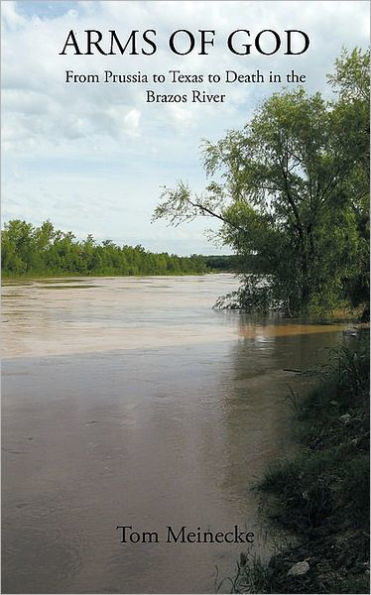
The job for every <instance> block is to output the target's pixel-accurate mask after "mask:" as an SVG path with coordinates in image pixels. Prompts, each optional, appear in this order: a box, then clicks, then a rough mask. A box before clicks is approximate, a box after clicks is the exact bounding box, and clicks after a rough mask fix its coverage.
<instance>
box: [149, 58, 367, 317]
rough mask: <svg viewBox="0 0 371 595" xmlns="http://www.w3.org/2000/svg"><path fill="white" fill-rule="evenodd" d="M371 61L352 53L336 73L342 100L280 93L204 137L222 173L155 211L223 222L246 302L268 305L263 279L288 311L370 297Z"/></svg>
mask: <svg viewBox="0 0 371 595" xmlns="http://www.w3.org/2000/svg"><path fill="white" fill-rule="evenodd" d="M368 65H369V53H368V52H365V53H362V52H361V51H360V50H354V51H353V52H352V53H350V54H349V53H347V52H346V51H344V52H343V55H342V56H341V58H339V59H338V60H337V61H336V65H335V68H336V70H335V74H334V75H333V76H331V77H329V82H330V84H331V85H332V86H333V88H334V91H335V93H336V99H335V100H332V101H325V100H324V99H323V98H322V97H321V95H320V94H319V93H316V94H314V95H312V96H309V95H307V94H306V92H305V91H304V90H303V89H299V90H296V91H293V92H287V91H283V92H281V93H275V94H274V95H272V96H271V97H270V98H269V99H268V100H267V101H265V103H264V104H263V105H262V106H261V107H260V108H259V109H258V110H257V111H256V113H255V115H254V117H253V118H252V119H251V121H250V122H249V123H248V124H247V125H246V126H245V127H244V128H243V130H240V131H236V130H235V131H230V132H229V133H228V134H227V135H226V137H225V138H224V139H222V140H220V141H219V142H217V143H210V142H204V144H203V149H204V165H205V169H206V173H207V174H208V176H209V177H212V178H214V179H212V181H211V182H210V183H209V185H208V187H207V188H206V191H205V193H204V194H203V195H202V196H195V197H193V196H192V194H191V191H190V189H189V187H188V186H187V185H186V184H185V183H183V182H180V183H179V184H178V186H177V187H176V188H175V189H168V188H165V190H164V192H163V194H162V196H161V199H162V202H161V203H160V205H159V206H158V207H157V209H156V211H155V213H154V218H155V219H158V218H167V219H168V220H169V221H170V223H171V224H175V225H178V224H179V223H181V222H184V221H186V220H189V219H193V218H194V217H196V216H197V215H202V216H212V217H215V218H217V219H219V220H221V221H222V222H223V226H222V228H221V230H220V233H219V239H220V241H221V242H222V243H223V244H225V245H228V246H230V247H231V248H232V249H233V251H234V252H235V253H236V254H237V255H239V256H240V262H241V263H242V264H241V272H242V273H244V274H245V275H244V277H243V285H244V286H245V291H243V290H242V291H241V292H240V294H239V296H237V297H239V298H241V299H240V307H242V308H251V307H253V306H254V304H255V303H256V304H258V306H259V307H260V308H261V302H262V298H261V293H262V292H261V287H262V283H265V288H266V292H267V294H268V295H269V299H272V303H274V304H277V303H279V304H280V306H281V309H284V310H286V312H287V313H288V314H291V313H300V312H304V313H308V312H313V311H315V312H323V311H326V310H331V309H333V308H335V307H336V306H339V305H340V304H343V302H344V300H347V301H348V302H350V303H351V304H352V305H353V306H359V305H360V304H365V303H366V302H367V300H368V287H369V281H368V279H369V277H368V230H369V227H368V215H369V207H368V196H369V194H368V193H369V190H368V189H369V174H368V162H369V125H368V122H369V102H368ZM246 273H251V274H253V275H254V276H253V277H251V279H250V282H249V281H248V275H247V274H246ZM251 281H253V282H254V284H255V285H254V287H251ZM254 291H255V293H256V294H257V295H256V297H254V296H253V295H252V294H253V293H254ZM246 296H248V299H246ZM235 297H236V296H235ZM236 303H237V302H236V300H234V301H232V304H233V305H234V306H235V305H236Z"/></svg>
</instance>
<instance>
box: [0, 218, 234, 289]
mask: <svg viewBox="0 0 371 595" xmlns="http://www.w3.org/2000/svg"><path fill="white" fill-rule="evenodd" d="M1 247H2V253H1V264H2V271H3V276H4V277H12V276H20V275H66V274H79V275H184V274H200V273H207V272H212V271H232V270H233V257H232V256H231V257H229V256H201V255H197V254H194V255H192V256H189V257H184V256H176V255H174V254H171V255H170V254H168V253H167V252H162V253H160V254H154V253H152V252H148V251H147V250H145V249H144V248H143V246H141V245H137V246H134V247H133V246H128V245H123V246H118V245H117V244H115V243H114V242H112V241H111V240H104V241H103V242H102V243H100V244H99V243H97V242H96V241H95V240H94V238H93V236H92V235H88V236H87V238H86V239H85V240H83V241H78V240H77V239H76V237H75V236H74V234H73V233H72V232H70V231H69V232H63V231H61V230H58V229H55V228H54V226H53V224H52V223H51V222H50V221H49V220H48V221H44V223H43V224H42V225H41V226H40V227H34V226H33V225H32V224H31V223H27V222H26V221H21V220H20V219H13V220H12V221H9V222H8V223H5V225H4V229H3V231H2V238H1Z"/></svg>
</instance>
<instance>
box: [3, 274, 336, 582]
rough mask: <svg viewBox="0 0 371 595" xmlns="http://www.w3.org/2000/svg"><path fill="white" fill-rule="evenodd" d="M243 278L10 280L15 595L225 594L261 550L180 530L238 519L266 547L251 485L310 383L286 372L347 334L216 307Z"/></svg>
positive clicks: (314, 359) (7, 560) (10, 516)
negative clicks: (245, 557)
mask: <svg viewBox="0 0 371 595" xmlns="http://www.w3.org/2000/svg"><path fill="white" fill-rule="evenodd" d="M236 283H237V282H236V280H235V279H234V277H233V276H232V275H227V274H220V275H205V276H199V277H196V276H189V277H143V278H134V277H131V278H127V277H126V278H125V277H121V278H73V279H72V278H64V279H53V280H43V281H27V282H23V283H13V284H12V283H10V284H6V285H5V286H4V287H3V318H4V324H3V330H4V333H3V334H4V339H3V347H4V349H5V358H4V360H3V391H2V392H3V405H2V407H3V410H2V412H3V429H2V442H3V444H2V446H3V453H2V469H3V496H2V507H3V515H2V516H3V530H2V541H3V585H2V587H3V592H7V593H214V592H215V588H216V587H215V584H216V582H215V581H216V580H217V581H219V580H221V578H223V577H224V576H226V575H228V574H231V573H232V572H233V570H234V568H235V562H236V560H237V558H238V556H239V553H240V552H241V551H243V550H244V549H246V547H245V546H244V545H241V544H239V543H232V544H229V543H225V542H223V543H212V544H211V543H197V542H196V543H179V542H178V543H167V540H166V538H167V531H168V529H167V527H168V526H170V527H172V529H173V530H174V531H176V532H178V531H179V530H180V529H181V527H182V526H186V527H187V531H193V532H196V533H197V531H201V532H204V531H211V532H212V533H213V534H215V533H217V532H219V531H220V532H228V531H230V530H234V527H235V526H236V525H237V526H238V528H239V530H240V531H249V532H254V534H255V541H254V545H253V548H254V550H253V551H257V552H258V551H259V552H261V553H262V555H266V553H267V551H268V550H269V547H270V536H269V535H264V534H263V532H262V531H261V530H260V529H259V523H258V520H257V502H256V499H255V496H254V495H253V494H252V493H251V492H250V488H251V486H252V484H253V483H254V481H256V479H257V478H259V477H261V475H262V473H263V472H264V470H265V469H266V467H267V465H268V464H269V463H270V462H271V461H272V460H273V459H275V458H276V457H279V456H282V455H284V454H285V452H288V451H289V450H290V449H292V444H291V443H290V439H289V432H288V426H289V418H290V414H291V413H290V409H289V407H288V403H287V399H285V397H286V396H287V395H288V393H289V390H290V389H289V387H292V388H293V389H294V390H296V389H297V388H299V389H300V385H301V383H303V380H302V378H301V377H299V376H298V375H296V374H294V373H292V372H290V371H285V369H286V368H290V369H299V370H307V369H308V368H311V367H312V366H314V365H315V364H316V363H318V362H320V361H323V360H324V359H325V358H326V354H327V351H328V349H329V348H331V347H333V346H334V345H336V344H337V343H338V342H339V340H340V338H341V336H342V330H343V328H344V327H343V326H341V325H329V326H321V325H310V324H303V323H299V322H297V321H296V322H293V321H285V320H281V321H264V322H260V323H253V322H251V321H249V320H248V319H247V318H246V317H243V316H240V315H239V314H238V313H237V312H218V311H215V310H213V309H212V306H213V304H214V302H215V300H216V299H217V297H218V296H220V295H222V294H225V293H226V292H229V291H231V290H233V289H234V288H235V287H236ZM118 525H120V526H124V525H127V526H131V527H132V528H133V529H132V530H133V531H135V532H137V533H139V534H141V533H142V532H143V531H147V532H149V531H150V532H157V534H158V543H156V542H152V543H141V542H139V543H131V542H128V543H122V542H121V536H122V530H117V529H116V527H117V526H118ZM133 539H134V540H135V535H134V537H133ZM216 576H217V577H218V578H217V579H216ZM229 588H230V587H229V585H227V583H224V584H223V586H222V587H221V592H229Z"/></svg>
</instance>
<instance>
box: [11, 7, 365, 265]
mask: <svg viewBox="0 0 371 595" xmlns="http://www.w3.org/2000/svg"><path fill="white" fill-rule="evenodd" d="M1 9H2V28H3V34H2V44H3V48H2V86H3V104H2V124H3V133H2V134H3V136H2V139H3V140H2V143H3V160H2V167H3V175H2V186H3V188H2V197H3V198H2V206H3V209H2V217H3V221H7V220H9V219H12V218H22V219H26V220H27V221H30V222H32V223H33V224H35V225H39V224H40V223H41V222H42V221H43V220H45V219H47V218H49V219H51V221H52V222H53V223H54V224H55V226H56V227H57V228H59V229H63V230H66V231H67V230H72V231H73V232H74V233H75V234H76V236H77V237H78V238H83V237H84V236H86V235H87V234H88V233H92V234H93V235H94V236H95V237H96V238H97V239H98V240H99V241H100V240H103V239H112V240H114V241H115V242H117V243H120V244H122V243H125V244H138V243H140V244H142V245H143V246H144V247H145V248H148V249H150V250H153V251H168V252H171V253H174V252H175V253H178V254H191V253H204V254H210V253H214V254H215V253H218V251H220V250H222V251H223V252H225V251H226V249H225V248H224V249H220V248H217V247H215V246H214V245H213V244H211V243H210V242H209V241H208V240H207V238H206V237H205V234H204V233H203V230H204V229H205V228H207V227H211V226H212V224H213V222H211V221H207V220H205V219H202V220H199V221H197V222H193V223H191V224H186V225H183V226H181V227H177V228H169V227H167V226H166V224H165V223H163V222H156V223H154V224H151V222H150V220H151V216H152V213H153V210H154V208H155V206H156V204H157V203H158V201H159V195H160V193H161V187H162V186H164V185H166V186H170V187H171V186H174V185H175V184H176V182H177V181H178V180H184V181H187V182H189V184H190V186H191V187H192V188H193V189H194V190H195V191H198V192H200V191H202V188H203V187H204V186H205V182H206V178H205V174H204V171H203V167H202V159H201V153H200V141H201V139H203V138H206V139H209V140H217V139H220V138H222V137H223V136H224V134H225V132H226V131H227V130H229V129H233V128H240V127H242V126H243V124H244V123H246V122H247V121H248V120H249V118H250V117H251V115H252V114H253V112H254V110H255V109H256V108H257V106H258V105H259V104H260V103H261V102H262V101H263V99H264V98H266V97H268V96H269V95H270V94H272V93H273V92H274V91H278V90H279V89H281V88H282V85H280V84H278V83H277V84H268V83H263V84H253V83H250V84H249V83H237V84H226V83H223V84H222V83H221V84H219V85H215V84H205V85H185V84H171V85H170V84H169V85H167V86H166V85H157V86H156V87H155V86H154V85H153V83H148V84H132V85H129V84H109V83H103V82H100V83H98V84H94V83H93V84H78V83H76V84H72V83H70V84H67V83H66V82H65V72H66V70H73V71H74V73H76V74H81V73H84V74H88V73H90V74H98V75H99V77H103V73H104V71H105V70H111V71H112V72H114V73H117V74H129V73H137V72H138V71H141V73H142V74H143V73H147V74H148V75H151V74H152V73H162V72H163V73H164V74H167V73H168V71H169V70H170V69H176V70H180V71H182V72H183V73H186V74H192V73H194V74H204V75H205V74H206V73H219V74H220V75H222V78H223V75H224V73H225V71H226V70H235V71H236V72H238V73H244V74H249V73H254V72H255V71H256V69H257V68H259V69H260V71H261V72H262V73H263V74H264V75H265V76H266V75H267V74H268V73H269V71H273V72H275V73H280V74H281V75H282V76H283V77H284V75H285V74H286V73H287V72H290V71H291V69H292V68H294V69H295V70H296V71H297V72H298V73H303V74H305V75H306V80H307V82H306V83H305V87H306V89H307V90H308V91H309V92H313V91H317V90H319V91H321V92H323V93H325V94H329V93H330V90H329V89H328V85H327V84H326V74H327V73H329V72H331V71H332V69H333V63H334V60H335V58H336V57H337V56H339V54H340V52H341V48H342V46H345V47H347V48H353V47H354V46H361V47H367V45H368V23H369V5H368V2H362V1H353V0H350V1H344V2H316V1H311V2H303V1H298V2H295V1H286V2H277V1H273V2H261V1H259V2H257V1H256V2H249V1H246V2H230V1H227V2H224V1H222V2H199V1H198V2H179V1H177V2H138V1H136V2H114V1H104V2H100V1H86V0H83V1H78V2H73V1H69V2H65V1H52V0H45V1H37V2H34V1H18V2H15V1H7V0H3V1H2V2H1ZM71 29H73V30H74V31H75V33H76V36H77V38H78V39H79V40H83V39H84V37H83V32H84V30H85V29H99V30H101V31H102V32H103V33H105V32H107V31H108V30H109V29H114V30H116V32H117V34H118V35H119V37H120V38H122V39H125V38H127V36H128V35H129V34H130V32H131V31H132V30H134V29H138V30H139V31H140V32H142V31H144V30H145V29H156V31H157V36H156V43H157V45H158V48H157V51H156V53H155V54H153V55H151V56H145V55H139V56H133V55H126V54H125V55H124V56H121V55H119V56H102V55H93V56H85V55H82V56H75V55H73V54H72V52H71V51H69V53H68V55H66V56H61V55H59V52H60V51H61V50H62V48H63V46H64V43H65V40H66V37H67V34H68V32H69V31H70V30H71ZM177 29H188V30H190V31H192V32H195V33H197V31H198V30H199V29H213V30H215V32H216V34H215V45H214V47H210V48H209V55H207V56H200V55H198V54H197V49H196V48H195V51H194V52H192V53H191V54H189V55H188V56H176V55H175V54H173V53H172V52H171V51H170V50H169V47H168V45H167V42H168V38H169V36H170V34H171V33H172V32H173V31H175V30H177ZM235 29H247V30H249V31H250V32H251V37H252V39H253V38H254V37H255V35H256V34H257V33H259V31H261V30H262V29H274V30H276V31H277V32H278V33H280V34H283V32H284V30H285V29H299V30H303V31H305V32H306V33H307V34H308V36H309V38H310V47H309V49H308V51H307V52H306V53H305V54H303V55H301V56H285V55H283V53H282V52H280V53H277V54H276V55H273V56H262V55H259V54H258V53H257V52H256V51H255V49H254V48H253V50H252V53H251V54H250V55H248V56H237V55H233V54H232V53H231V52H230V51H228V49H227V47H226V39H227V37H228V34H229V33H231V32H232V31H234V30H235ZM240 41H242V40H240ZM147 47H148V46H147ZM266 48H267V50H266V51H269V49H270V48H268V45H267V46H266ZM193 88H196V89H201V90H207V91H208V92H209V93H225V94H226V98H225V103H223V104H213V105H209V104H196V103H191V102H187V103H181V104H173V103H172V104H166V103H161V104H159V103H157V104H154V103H146V89H154V90H155V91H156V92H157V93H160V92H163V93H181V94H183V93H188V94H190V93H191V89H193ZM290 88H295V85H290Z"/></svg>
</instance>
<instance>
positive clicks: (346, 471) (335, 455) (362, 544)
mask: <svg viewBox="0 0 371 595" xmlns="http://www.w3.org/2000/svg"><path fill="white" fill-rule="evenodd" d="M318 379H319V382H318V385H317V386H316V387H315V388H314V389H313V390H312V391H311V392H310V394H309V395H308V396H307V397H306V398H305V399H304V400H303V401H302V402H299V403H298V402H297V401H295V422H296V423H295V426H294V432H295V436H296V439H297V441H298V443H299V449H298V452H297V454H296V455H295V456H292V457H290V458H288V459H285V460H283V461H278V462H277V463H275V464H274V465H273V466H271V467H270V468H269V469H268V470H267V471H266V474H265V476H264V478H263V480H262V481H261V483H260V484H259V485H258V486H257V488H256V489H257V490H258V491H259V492H260V494H261V497H262V502H263V511H264V516H265V518H266V519H268V522H269V523H270V525H271V526H272V528H273V527H277V528H279V529H284V530H285V531H286V532H287V531H288V532H289V533H290V534H291V535H292V536H293V539H292V545H291V546H290V545H289V546H286V547H284V548H283V549H282V551H279V552H277V553H276V554H275V555H274V556H273V557H272V558H271V560H270V561H269V563H268V564H266V565H263V564H261V562H260V561H259V560H256V559H254V558H253V557H251V554H249V553H247V555H246V556H245V558H244V564H242V565H241V563H240V564H239V565H238V569H237V572H236V574H235V577H234V579H231V583H230V585H231V591H230V592H232V593H257V592H259V593H369V567H368V561H369V333H368V332H366V331H364V332H363V333H361V335H360V337H356V338H351V340H350V341H349V342H348V344H347V345H344V346H342V347H341V348H340V349H337V350H336V351H333V352H332V354H331V356H330V361H329V362H328V364H327V365H326V366H325V367H324V368H323V369H322V370H321V371H320V372H319V373H318ZM304 560H306V561H307V562H308V564H309V570H308V571H307V572H305V573H304V574H301V575H298V576H290V575H288V571H289V569H290V568H291V567H292V566H293V565H294V564H296V563H297V562H302V561H304ZM242 575H243V576H244V577H246V581H245V582H244V581H243V579H241V577H242Z"/></svg>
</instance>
